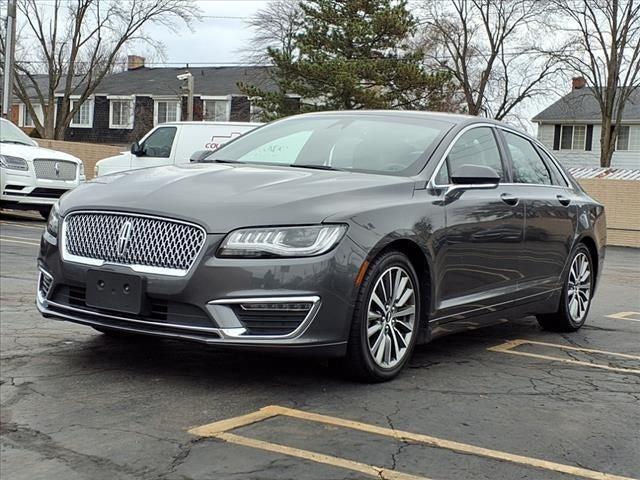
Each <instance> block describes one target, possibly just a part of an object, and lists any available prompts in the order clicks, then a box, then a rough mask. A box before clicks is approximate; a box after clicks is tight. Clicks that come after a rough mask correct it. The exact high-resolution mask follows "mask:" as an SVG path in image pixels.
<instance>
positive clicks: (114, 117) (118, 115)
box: [109, 98, 133, 128]
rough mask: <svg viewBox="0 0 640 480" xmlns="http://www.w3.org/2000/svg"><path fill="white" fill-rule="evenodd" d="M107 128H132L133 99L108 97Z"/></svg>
mask: <svg viewBox="0 0 640 480" xmlns="http://www.w3.org/2000/svg"><path fill="white" fill-rule="evenodd" d="M109 103H110V105H111V107H110V108H111V110H110V112H109V128H133V100H131V99H128V98H127V99H110V100H109Z"/></svg>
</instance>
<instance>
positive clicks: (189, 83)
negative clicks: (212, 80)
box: [177, 72, 193, 121]
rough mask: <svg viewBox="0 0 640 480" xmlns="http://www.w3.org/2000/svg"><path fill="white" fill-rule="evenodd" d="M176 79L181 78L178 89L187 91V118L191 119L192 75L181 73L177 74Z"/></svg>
mask: <svg viewBox="0 0 640 480" xmlns="http://www.w3.org/2000/svg"><path fill="white" fill-rule="evenodd" d="M177 78H178V80H182V81H183V82H185V83H183V85H182V86H181V87H180V89H181V90H182V91H183V92H184V91H185V90H186V92H187V120H189V121H192V120H193V75H192V74H191V73H189V72H188V73H183V74H182V75H178V77H177Z"/></svg>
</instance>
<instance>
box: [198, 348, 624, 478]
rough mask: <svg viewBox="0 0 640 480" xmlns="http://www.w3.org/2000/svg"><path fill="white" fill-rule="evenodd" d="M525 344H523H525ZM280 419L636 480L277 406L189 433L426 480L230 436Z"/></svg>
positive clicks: (581, 474)
mask: <svg viewBox="0 0 640 480" xmlns="http://www.w3.org/2000/svg"><path fill="white" fill-rule="evenodd" d="M523 342H524V341H523ZM277 416H284V417H289V418H295V419H298V420H306V421H310V422H317V423H321V424H325V425H331V426H334V427H342V428H348V429H352V430H358V431H361V432H366V433H371V434H375V435H382V436H386V437H390V438H393V439H395V440H398V441H402V442H413V443H416V444H422V445H427V446H430V447H436V448H443V449H447V450H451V451H454V452H456V453H461V454H465V455H476V456H479V457H485V458H490V459H494V460H498V461H503V462H511V463H514V464H518V465H523V466H526V467H532V468H538V469H542V470H547V471H553V472H557V473H563V474H568V475H573V476H575V477H580V478H589V479H596V480H633V479H632V478H630V477H623V476H618V475H614V474H609V473H604V472H598V471H596V470H589V469H587V468H583V467H574V466H572V465H565V464H562V463H556V462H550V461H547V460H542V459H539V458H533V457H526V456H523V455H517V454H513V453H509V452H502V451H499V450H491V449H488V448H483V447H478V446H475V445H470V444H466V443H460V442H455V441H451V440H446V439H442V438H437V437H432V436H429V435H423V434H420V433H412V432H406V431H402V430H395V429H391V428H386V427H380V426H377V425H371V424H367V423H362V422H357V421H353V420H347V419H343V418H338V417H333V416H329V415H321V414H318V413H313V412H306V411H302V410H296V409H292V408H286V407H280V406H277V405H271V406H267V407H264V408H261V409H260V410H258V411H256V412H252V413H249V414H247V415H241V416H238V417H234V418H230V419H226V420H221V421H218V422H214V423H210V424H207V425H203V426H200V427H195V428H192V429H191V430H189V433H191V434H192V435H196V436H200V437H206V438H216V439H219V440H223V441H225V442H228V443H233V444H236V445H241V446H245V447H251V448H255V449H259V450H264V451H268V452H272V453H277V454H281V455H287V456H291V457H297V458H300V459H303V460H309V461H313V462H316V463H322V464H326V465H331V466H334V467H339V468H344V469H348V470H353V471H356V472H360V473H363V474H366V475H369V476H371V477H376V478H382V479H385V480H426V477H422V476H416V475H413V474H409V473H402V472H398V471H395V470H389V469H385V468H382V467H376V466H373V465H367V464H364V463H360V462H356V461H353V460H347V459H344V458H339V457H334V456H330V455H324V454H321V453H317V452H311V451H309V450H303V449H298V448H294V447H289V446H287V445H281V444H277V443H271V442H265V441H262V440H255V439H252V438H248V437H244V436H241V435H236V434H234V433H231V430H235V429H237V428H240V427H246V426H248V425H251V424H254V423H257V422H264V421H268V420H269V419H271V418H274V417H277Z"/></svg>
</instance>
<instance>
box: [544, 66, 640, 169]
mask: <svg viewBox="0 0 640 480" xmlns="http://www.w3.org/2000/svg"><path fill="white" fill-rule="evenodd" d="M600 118H601V115H600V108H599V106H598V102H597V100H596V99H595V97H594V96H593V93H592V92H591V88H590V87H587V86H586V82H585V80H584V78H581V77H579V78H574V79H573V82H572V89H571V92H569V93H568V94H567V95H565V96H564V97H562V98H561V99H560V100H558V101H557V102H555V103H554V104H552V105H551V106H549V107H548V108H546V109H545V110H543V111H542V112H540V113H539V114H538V115H536V116H535V117H533V119H532V121H533V122H535V123H537V124H538V140H540V141H541V142H542V143H544V144H545V145H546V146H547V147H548V148H549V149H551V150H553V153H554V155H555V156H556V158H557V159H558V160H559V161H560V162H562V163H563V164H564V165H566V166H568V167H598V166H600V131H601V127H602V124H601V120H600ZM611 166H612V167H615V168H633V169H640V89H636V90H635V92H633V93H632V94H631V97H630V98H629V101H628V102H627V104H626V105H625V108H624V112H623V116H622V125H621V127H620V130H619V134H618V140H617V142H616V151H615V152H614V154H613V159H612V162H611Z"/></svg>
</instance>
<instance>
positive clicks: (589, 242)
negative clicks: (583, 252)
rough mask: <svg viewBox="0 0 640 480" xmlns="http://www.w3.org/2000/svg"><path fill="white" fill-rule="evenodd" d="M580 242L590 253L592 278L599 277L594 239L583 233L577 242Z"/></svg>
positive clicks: (596, 248)
mask: <svg viewBox="0 0 640 480" xmlns="http://www.w3.org/2000/svg"><path fill="white" fill-rule="evenodd" d="M580 243H582V244H583V245H584V246H585V247H587V250H589V254H590V255H591V264H592V267H593V273H594V279H597V278H599V276H598V275H599V273H600V272H599V268H600V264H599V258H598V247H597V245H596V241H595V240H594V239H593V238H592V237H591V236H589V235H583V236H582V237H581V238H580V239H579V240H578V244H580Z"/></svg>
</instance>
